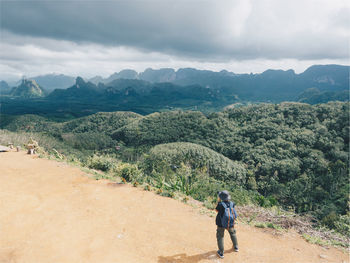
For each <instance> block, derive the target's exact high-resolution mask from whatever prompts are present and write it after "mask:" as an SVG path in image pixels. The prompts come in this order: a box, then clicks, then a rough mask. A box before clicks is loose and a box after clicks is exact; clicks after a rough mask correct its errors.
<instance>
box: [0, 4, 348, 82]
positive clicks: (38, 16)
mask: <svg viewBox="0 0 350 263" xmlns="http://www.w3.org/2000/svg"><path fill="white" fill-rule="evenodd" d="M0 3H1V43H0V58H1V61H0V72H1V75H0V79H14V78H18V77H21V76H22V75H26V76H34V75H39V74H46V73H63V74H68V75H73V76H76V75H80V76H83V77H92V76H95V75H102V76H108V75H110V74H111V73H113V72H116V71H120V70H121V69H125V68H131V69H135V70H137V71H143V70H144V69H145V68H148V67H151V68H161V67H173V68H176V69H177V68H180V67H196V68H200V69H210V70H215V71H220V70H222V69H226V70H229V71H233V72H235V73H246V72H247V73H250V72H262V71H264V70H266V69H268V68H273V69H290V68H291V69H294V70H295V71H296V72H302V71H304V70H305V69H306V68H307V67H308V66H310V65H312V64H331V63H332V64H343V65H349V37H350V29H349V27H350V1H348V0H228V1H225V0H207V1H200V0H172V1H169V0H143V1H142V0H139V1H135V0H125V1H104V0H102V1H90V0H89V1H84V0H75V1H70V0H68V1H67V0H63V1H62V0H56V1H52V0H51V1H50V0H47V1H45V0H36V1H32V0H22V1H13V0H9V1H4V0H0Z"/></svg>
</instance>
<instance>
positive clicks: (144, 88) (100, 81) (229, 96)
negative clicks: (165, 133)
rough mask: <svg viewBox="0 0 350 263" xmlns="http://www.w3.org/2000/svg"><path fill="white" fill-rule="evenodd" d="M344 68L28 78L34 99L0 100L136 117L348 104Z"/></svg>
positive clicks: (128, 72)
mask: <svg viewBox="0 0 350 263" xmlns="http://www.w3.org/2000/svg"><path fill="white" fill-rule="evenodd" d="M349 68H350V67H349V66H340V65H315V66H312V67H310V68H308V69H307V70H306V71H304V72H303V73H301V74H296V73H295V72H294V71H293V70H287V71H283V70H267V71H265V72H263V73H261V74H234V73H232V72H228V71H220V72H214V71H209V70H197V69H191V68H184V69H179V70H177V71H175V70H174V69H171V68H164V69H159V70H153V69H146V70H145V71H144V72H141V73H137V72H136V71H133V70H122V71H120V72H118V73H114V74H112V75H111V76H109V77H108V78H105V79H104V78H102V77H99V76H96V77H94V78H92V79H90V80H87V81H86V80H84V79H83V78H81V77H77V78H76V79H74V78H73V77H69V76H65V75H52V74H51V75H43V76H39V77H35V78H33V80H34V81H35V82H36V81H37V84H38V86H39V87H40V89H41V90H42V92H37V91H38V89H34V90H33V89H32V86H33V85H32V86H31V87H30V89H29V90H30V92H32V93H33V94H32V95H29V93H30V92H19V90H21V91H22V90H23V83H21V85H19V86H18V87H17V88H15V89H12V90H11V89H10V88H9V85H7V84H6V82H1V83H0V84H1V85H0V88H1V90H0V91H1V94H3V95H4V94H6V92H7V94H10V95H12V96H21V97H23V98H35V97H36V98H37V97H40V96H44V95H45V94H49V95H48V96H47V97H45V98H44V100H45V101H46V102H45V103H47V104H48V105H49V107H53V106H52V105H54V104H57V105H59V106H57V107H59V108H60V110H63V111H65V110H66V109H67V108H66V106H67V104H69V107H71V109H70V110H71V111H76V110H78V111H81V110H84V111H96V110H99V111H101V110H102V111H109V110H132V111H135V112H137V113H141V114H147V113H150V112H154V111H159V110H163V109H177V108H181V109H200V110H203V109H209V110H216V109H220V108H222V107H225V106H228V105H230V104H236V103H250V102H253V103H255V102H273V103H277V102H281V101H300V102H307V103H311V104H315V103H321V102H327V101H330V100H340V101H345V100H349ZM34 86H35V85H34ZM57 87H60V88H57ZM39 94H40V95H39ZM78 104H79V105H80V106H79V107H78V108H77V106H76V105H78ZM93 105H94V106H93ZM45 107H46V106H45ZM73 108H74V109H73ZM92 108H93V109H92Z"/></svg>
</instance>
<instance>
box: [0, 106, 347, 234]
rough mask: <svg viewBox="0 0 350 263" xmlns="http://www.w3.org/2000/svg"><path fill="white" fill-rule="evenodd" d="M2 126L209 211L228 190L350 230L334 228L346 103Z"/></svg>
mask: <svg viewBox="0 0 350 263" xmlns="http://www.w3.org/2000/svg"><path fill="white" fill-rule="evenodd" d="M1 119H2V121H1V122H0V123H1V128H2V129H7V130H10V131H12V132H22V133H23V132H24V133H33V134H34V135H38V134H43V133H45V136H49V137H51V138H52V140H53V144H55V145H54V147H56V149H57V150H58V151H59V152H61V153H63V154H66V153H69V154H74V153H72V152H80V153H84V154H83V156H79V158H81V160H82V161H83V162H86V163H87V164H88V165H90V166H91V167H98V168H99V169H102V170H110V169H114V168H113V167H115V166H117V167H118V165H121V166H120V167H124V168H125V169H124V168H123V169H124V170H123V169H122V170H121V174H122V176H123V177H125V178H126V180H129V181H134V180H137V181H142V180H146V181H149V182H153V183H154V184H155V185H157V186H159V187H161V188H164V190H167V191H170V190H171V189H173V188H175V189H177V190H179V191H183V192H185V193H187V194H190V195H192V196H194V197H195V198H197V199H199V200H202V201H203V200H209V201H208V202H211V201H210V200H213V199H211V198H212V197H213V196H215V194H216V191H217V190H219V189H220V188H222V187H226V188H228V189H230V190H231V191H232V193H233V196H234V197H235V198H236V200H237V202H243V203H244V202H253V203H257V204H260V205H262V206H273V205H279V206H282V207H284V208H285V209H289V210H293V211H295V212H297V213H309V214H312V215H313V216H315V218H317V219H319V220H320V222H322V224H324V225H327V226H328V227H331V228H339V229H341V230H339V231H343V232H344V231H345V232H346V231H348V230H349V229H348V230H346V228H344V227H343V228H341V227H340V225H341V224H340V223H339V222H344V220H345V221H346V220H347V219H344V218H346V214H348V215H349V207H348V204H349V195H348V193H349V181H348V180H349V179H348V174H349V103H341V102H334V103H327V104H319V105H315V106H312V105H309V104H302V103H281V104H277V105H276V104H260V105H252V106H244V107H239V108H233V109H227V110H225V111H222V112H218V113H211V114H208V115H205V114H203V113H201V112H195V111H170V112H162V113H153V114H150V115H147V116H141V115H138V114H134V113H128V112H114V113H98V114H94V115H90V116H88V117H83V118H79V119H74V120H71V121H68V122H60V123H58V122H54V121H48V120H47V119H45V118H42V117H38V116H35V115H24V116H17V117H14V116H1ZM55 142H56V143H55ZM68 148H69V151H67V149H68ZM72 149H73V150H74V151H72ZM106 154H108V156H105V155H106ZM93 155H94V156H93ZM89 156H91V157H90V158H89ZM126 163H129V164H128V165H126ZM125 165H126V166H125ZM208 198H209V199H208ZM344 229H345V230H344Z"/></svg>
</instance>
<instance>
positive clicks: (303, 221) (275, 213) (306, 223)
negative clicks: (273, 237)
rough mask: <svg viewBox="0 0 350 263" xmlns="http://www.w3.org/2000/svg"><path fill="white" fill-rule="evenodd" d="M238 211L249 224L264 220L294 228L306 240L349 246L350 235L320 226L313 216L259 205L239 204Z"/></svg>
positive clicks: (286, 227) (279, 225)
mask: <svg viewBox="0 0 350 263" xmlns="http://www.w3.org/2000/svg"><path fill="white" fill-rule="evenodd" d="M237 212H238V213H239V215H240V219H241V220H242V221H244V222H246V223H248V224H251V223H256V222H264V223H265V224H266V225H268V224H269V223H270V224H273V225H275V226H278V227H281V228H283V229H287V230H288V229H294V230H295V231H297V232H298V233H299V234H300V235H302V236H303V237H310V238H309V239H308V238H306V240H308V241H309V240H320V241H323V242H318V243H319V244H320V245H335V246H342V247H349V243H350V237H346V236H341V235H339V234H338V233H336V232H335V231H333V230H329V229H326V228H319V227H317V225H315V224H314V223H313V222H314V219H313V218H312V217H311V216H300V215H297V214H295V213H292V212H287V211H284V210H281V209H279V208H276V207H275V208H270V209H268V208H262V207H257V206H251V205H246V206H239V207H237Z"/></svg>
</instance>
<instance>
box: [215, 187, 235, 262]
mask: <svg viewBox="0 0 350 263" xmlns="http://www.w3.org/2000/svg"><path fill="white" fill-rule="evenodd" d="M230 199H231V196H230V194H229V192H228V191H226V190H224V191H221V192H219V193H218V205H217V206H216V211H217V212H218V214H217V216H216V225H217V230H216V239H217V242H218V248H219V250H218V251H217V254H218V256H219V257H220V258H224V235H225V229H227V231H228V232H229V234H230V237H231V240H232V243H233V249H234V250H235V251H236V252H238V242H237V237H236V229H234V224H235V220H236V218H237V213H236V210H235V203H233V202H231V201H230Z"/></svg>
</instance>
